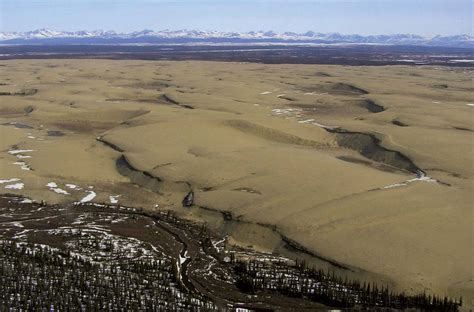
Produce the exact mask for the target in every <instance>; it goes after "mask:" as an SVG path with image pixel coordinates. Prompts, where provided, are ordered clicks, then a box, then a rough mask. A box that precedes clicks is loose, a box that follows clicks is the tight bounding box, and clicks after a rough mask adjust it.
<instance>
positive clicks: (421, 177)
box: [383, 172, 438, 189]
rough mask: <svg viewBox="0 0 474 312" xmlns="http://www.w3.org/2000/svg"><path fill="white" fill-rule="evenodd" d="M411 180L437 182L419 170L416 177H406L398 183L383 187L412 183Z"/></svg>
mask: <svg viewBox="0 0 474 312" xmlns="http://www.w3.org/2000/svg"><path fill="white" fill-rule="evenodd" d="M413 182H428V183H438V181H437V180H436V179H433V178H431V177H428V176H427V175H425V174H424V173H422V172H420V173H418V176H417V177H416V178H413V179H408V180H406V181H403V182H400V183H395V184H390V185H387V186H384V187H383V189H391V188H395V187H400V186H406V185H408V184H409V183H413Z"/></svg>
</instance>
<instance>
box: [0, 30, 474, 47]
mask: <svg viewBox="0 0 474 312" xmlns="http://www.w3.org/2000/svg"><path fill="white" fill-rule="evenodd" d="M193 43H202V44H204V43H209V44H215V43H221V44H232V43H234V44H245V43H269V44H293V43H294V44H336V43H347V44H384V45H423V46H444V47H465V48H473V47H474V37H473V36H470V35H456V36H434V37H430V38H428V37H422V36H418V35H410V34H393V35H372V36H362V35H344V34H339V33H329V34H325V33H316V32H313V31H308V32H305V33H301V34H298V33H294V32H285V33H275V32H273V31H251V32H247V33H241V32H220V31H199V30H160V31H153V30H148V29H146V30H142V31H137V32H131V33H117V32H114V31H103V30H95V31H74V32H70V31H54V30H48V29H38V30H34V31H27V32H0V44H193Z"/></svg>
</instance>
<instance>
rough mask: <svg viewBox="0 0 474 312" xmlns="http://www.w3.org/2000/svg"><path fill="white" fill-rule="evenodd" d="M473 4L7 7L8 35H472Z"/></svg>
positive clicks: (71, 2) (74, 2) (1, 14)
mask: <svg viewBox="0 0 474 312" xmlns="http://www.w3.org/2000/svg"><path fill="white" fill-rule="evenodd" d="M472 3H473V0H286V1H283V0H253V1H249V0H175V1H169V0H0V31H27V30H33V29H38V28H49V29H54V30H95V29H104V30H115V31H119V32H130V31H136V30H143V29H154V30H161V29H172V30H177V29H200V30H221V31H251V30H274V31H277V32H282V31H295V32H305V31H307V30H313V31H316V32H340V33H346V34H352V33H358V34H363V35H367V34H393V33H413V34H420V35H425V36H432V35H436V34H441V35H453V34H471V35H472V22H473V20H472V15H473V4H472Z"/></svg>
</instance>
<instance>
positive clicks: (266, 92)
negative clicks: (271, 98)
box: [260, 91, 272, 95]
mask: <svg viewBox="0 0 474 312" xmlns="http://www.w3.org/2000/svg"><path fill="white" fill-rule="evenodd" d="M270 93H272V92H271V91H264V92H262V93H260V94H261V95H265V94H270Z"/></svg>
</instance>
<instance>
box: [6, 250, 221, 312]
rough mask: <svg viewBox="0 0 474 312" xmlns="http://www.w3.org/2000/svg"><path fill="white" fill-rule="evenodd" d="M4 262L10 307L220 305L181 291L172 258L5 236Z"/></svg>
mask: <svg viewBox="0 0 474 312" xmlns="http://www.w3.org/2000/svg"><path fill="white" fill-rule="evenodd" d="M0 263H1V264H0V307H3V308H5V307H8V309H9V310H10V311H18V310H23V311H45V310H53V309H54V310H55V311H58V310H59V311H63V310H69V309H70V308H71V307H76V308H78V309H79V310H82V311H104V310H114V311H117V310H118V311H144V310H147V311H216V310H217V308H216V307H215V305H214V304H212V303H211V302H208V301H204V300H203V299H202V298H196V297H193V296H191V295H190V294H187V293H183V292H182V291H180V289H179V285H177V283H176V280H175V276H174V272H173V268H174V266H173V265H172V262H171V260H169V259H167V258H163V259H150V258H143V259H140V260H136V259H134V260H126V261H121V262H120V263H118V264H117V263H115V264H113V265H108V264H107V263H97V262H92V261H89V260H88V259H85V258H83V257H81V256H78V255H75V254H74V253H71V252H69V251H66V252H64V251H60V250H58V249H53V248H50V247H48V246H41V245H33V244H25V243H16V242H13V241H0ZM3 308H2V309H3ZM0 310H1V309H0Z"/></svg>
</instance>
